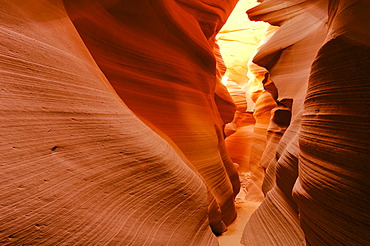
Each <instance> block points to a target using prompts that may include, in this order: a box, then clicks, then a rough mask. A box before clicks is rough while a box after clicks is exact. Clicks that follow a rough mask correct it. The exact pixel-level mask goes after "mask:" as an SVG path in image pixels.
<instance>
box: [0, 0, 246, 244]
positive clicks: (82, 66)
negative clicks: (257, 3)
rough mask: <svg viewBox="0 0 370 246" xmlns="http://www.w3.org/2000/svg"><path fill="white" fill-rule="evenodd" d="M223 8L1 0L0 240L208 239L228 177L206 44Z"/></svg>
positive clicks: (227, 210)
mask: <svg viewBox="0 0 370 246" xmlns="http://www.w3.org/2000/svg"><path fill="white" fill-rule="evenodd" d="M234 4H235V2H234V1H228V2H224V1H219V2H217V3H214V2H213V4H212V5H209V4H207V3H205V2H204V1H203V2H202V3H200V2H198V1H194V2H192V4H190V5H189V2H184V3H181V2H179V1H177V2H176V3H175V1H158V2H157V5H155V6H154V5H152V4H151V3H149V2H135V3H131V2H130V3H129V2H127V1H114V0H113V1H64V2H62V1H46V0H45V1H36V0H30V1H20V2H19V1H7V0H3V1H0V22H1V28H0V32H1V35H0V43H1V45H0V54H1V59H0V74H1V85H0V88H1V94H0V100H1V103H0V117H1V121H0V126H1V127H0V136H1V146H0V154H1V158H0V161H1V165H0V169H1V170H0V180H1V182H0V187H1V190H2V198H1V201H0V202H1V208H0V209H1V213H0V221H1V224H0V242H1V244H5V245H28V244H38V245H58V244H64V245H104V244H111V245H177V244H181V245H217V240H216V238H215V237H214V235H213V234H212V232H211V229H210V227H209V223H211V224H212V223H213V224H212V225H213V230H214V231H215V232H216V233H221V232H222V231H223V230H225V225H224V224H229V223H230V222H231V221H232V220H233V219H234V218H235V216H236V214H235V208H234V203H233V198H234V194H235V193H237V191H238V185H239V183H238V177H237V175H236V172H235V169H234V167H233V165H232V163H231V161H230V159H229V157H228V155H227V154H226V152H225V149H224V144H223V135H222V125H223V123H224V122H223V120H222V116H221V115H220V114H219V113H218V108H222V107H224V106H227V105H232V103H230V101H227V100H228V99H227V97H226V96H224V97H221V98H223V100H220V101H219V104H218V105H217V106H216V103H215V99H214V98H215V90H216V89H215V88H216V85H217V83H218V81H217V79H216V72H215V71H216V65H215V64H216V62H215V57H214V55H213V40H214V35H215V34H216V33H217V30H218V29H219V28H220V27H221V25H222V23H223V22H224V21H225V19H226V18H227V14H228V13H230V12H231V9H232V7H233V5H234ZM66 9H67V10H68V14H67V12H66ZM209 17H212V18H209ZM70 18H72V19H73V23H72V21H71V19H70ZM76 27H77V30H76ZM80 35H81V36H82V37H83V39H81V37H80ZM111 85H113V87H114V88H112V86H111ZM117 93H118V95H117ZM220 94H221V93H220ZM225 98H226V99H225ZM224 99H225V100H224ZM122 100H123V101H125V103H127V105H128V107H127V106H126V104H125V103H124V102H123V101H122ZM228 107H229V108H230V106H228ZM129 108H130V109H129ZM231 108H232V107H231ZM133 111H134V113H135V114H134V113H133ZM138 117H140V119H139V118H138ZM226 118H227V117H226ZM142 120H144V121H145V122H146V124H147V125H149V126H150V127H151V128H149V127H148V126H147V125H146V124H144V123H143V122H142ZM153 130H154V131H153ZM184 154H185V155H184ZM189 160H190V161H189ZM199 173H200V174H201V175H198V174H199ZM205 184H206V185H205ZM207 197H208V198H207ZM220 209H221V211H220Z"/></svg>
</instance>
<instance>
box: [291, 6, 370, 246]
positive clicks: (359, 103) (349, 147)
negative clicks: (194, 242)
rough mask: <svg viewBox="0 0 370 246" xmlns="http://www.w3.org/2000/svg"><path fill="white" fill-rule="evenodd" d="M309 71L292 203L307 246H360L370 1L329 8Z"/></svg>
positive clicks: (369, 118) (364, 226) (364, 231)
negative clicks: (323, 34) (326, 25)
mask: <svg viewBox="0 0 370 246" xmlns="http://www.w3.org/2000/svg"><path fill="white" fill-rule="evenodd" d="M329 3H330V5H329V30H330V31H329V35H328V38H327V40H326V42H325V44H324V45H323V46H322V47H321V49H320V51H319V53H318V55H317V57H316V59H315V62H314V63H313V65H312V69H311V76H310V80H309V86H308V92H307V96H306V100H305V110H304V113H303V118H302V127H301V132H300V138H299V145H300V153H299V154H300V158H299V178H298V181H297V183H296V185H295V188H294V192H295V198H296V199H297V201H298V206H299V211H300V224H301V227H302V229H303V230H304V232H305V235H306V239H307V242H308V244H310V245H368V244H369V240H370V216H369V174H370V173H369V166H368V164H369V159H370V148H369V145H370V135H369V133H370V132H369V122H370V113H369V108H370V99H369V98H370V86H369V85H370V75H369V71H370V33H369V30H370V2H369V1H362V0H354V1H347V0H340V1H329Z"/></svg>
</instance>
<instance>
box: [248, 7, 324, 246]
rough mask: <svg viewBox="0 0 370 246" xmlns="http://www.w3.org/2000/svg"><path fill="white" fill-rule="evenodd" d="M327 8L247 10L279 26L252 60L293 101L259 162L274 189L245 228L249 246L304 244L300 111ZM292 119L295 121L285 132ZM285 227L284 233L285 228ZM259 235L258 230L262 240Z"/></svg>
mask: <svg viewBox="0 0 370 246" xmlns="http://www.w3.org/2000/svg"><path fill="white" fill-rule="evenodd" d="M325 6H326V3H325V1H300V2H299V4H297V2H295V1H291V2H286V1H283V0H282V1H269V0H266V1H264V2H263V3H262V4H260V5H259V6H257V7H255V8H253V9H251V10H250V11H249V12H248V14H249V16H250V18H251V19H253V20H264V21H268V22H269V23H270V24H273V25H279V26H280V28H279V29H278V30H277V31H276V32H275V34H274V35H273V36H272V37H271V38H270V39H269V40H268V41H267V42H266V44H265V45H263V46H262V47H261V49H260V50H259V51H258V53H257V54H256V56H255V58H254V60H253V62H255V63H256V64H258V65H260V66H263V67H265V68H266V69H267V70H268V72H269V74H270V77H271V80H272V81H273V83H274V85H275V86H276V88H277V93H273V94H274V95H277V100H278V101H281V102H284V101H289V102H290V103H289V105H286V106H285V107H284V108H285V109H286V110H284V111H281V112H280V113H284V112H286V113H285V115H280V117H279V115H275V113H277V112H279V110H278V108H279V107H277V108H276V109H275V110H274V115H273V117H272V121H271V123H270V126H269V128H270V134H269V139H268V140H269V141H268V143H267V144H266V147H267V148H266V150H265V153H264V155H263V157H262V159H261V163H260V164H261V165H262V166H263V167H264V168H267V175H266V181H265V184H264V185H263V188H264V192H267V191H268V190H269V189H271V188H272V187H273V189H272V190H271V191H270V192H269V193H267V196H266V199H265V201H264V202H263V203H262V205H261V207H259V208H258V209H257V210H256V212H255V213H254V214H253V215H252V217H251V219H250V220H249V222H248V224H247V225H246V227H245V230H244V234H243V238H242V242H243V243H244V244H245V245H304V244H305V240H304V234H303V231H302V229H301V228H300V227H299V221H298V210H297V205H296V204H295V203H294V202H293V199H292V195H291V192H292V188H293V185H294V182H295V180H296V178H297V175H298V172H297V169H298V167H297V166H298V153H299V148H298V137H297V133H298V131H299V127H300V113H299V112H300V111H301V110H302V108H303V99H304V96H305V93H306V88H307V82H308V76H309V69H310V66H311V64H312V62H313V59H314V57H315V55H316V52H317V50H318V49H319V48H320V46H321V44H322V42H323V40H324V38H325V35H326V29H325V26H324V25H325V16H326V12H325ZM303 20H304V21H303ZM273 91H274V90H273ZM291 103H293V106H291ZM290 109H292V110H291V111H290ZM276 110H277V111H276ZM290 116H292V121H293V123H292V124H291V125H290V126H289V128H288V129H286V127H287V126H288V125H289V121H290ZM275 121H276V122H275ZM285 130H286V132H285ZM274 131H275V132H274ZM282 134H284V135H283V137H282ZM281 137H282V138H281ZM280 138H281V140H280ZM278 144H279V145H278ZM270 151H272V153H270ZM275 151H276V152H275ZM275 175H276V178H275ZM275 179H276V185H275ZM277 213H278V214H277ZM272 214H273V215H272ZM281 227H283V228H284V230H280V229H279V228H281ZM256 231H259V234H258V236H257V234H256V233H255V232H256Z"/></svg>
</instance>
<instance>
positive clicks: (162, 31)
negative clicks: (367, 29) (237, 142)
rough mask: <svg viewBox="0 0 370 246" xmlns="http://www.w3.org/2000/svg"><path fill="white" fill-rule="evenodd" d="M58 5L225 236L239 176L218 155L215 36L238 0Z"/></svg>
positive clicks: (233, 214)
mask: <svg viewBox="0 0 370 246" xmlns="http://www.w3.org/2000/svg"><path fill="white" fill-rule="evenodd" d="M64 2H65V3H66V6H67V10H68V13H69V15H70V16H71V18H72V20H73V23H74V25H75V26H76V28H77V30H78V32H79V33H80V35H81V37H82V39H83V40H84V42H85V44H86V46H87V47H88V49H89V51H90V52H91V54H92V56H93V57H94V59H95V61H96V62H97V64H98V66H99V67H100V68H101V70H102V71H103V73H104V74H105V76H107V78H108V80H109V82H110V83H111V84H112V86H113V87H114V88H115V90H116V91H117V93H118V95H119V96H120V97H121V98H122V99H123V101H124V102H125V103H126V104H127V106H128V107H129V108H130V109H131V110H133V112H135V114H136V115H138V116H139V117H140V118H141V119H143V120H145V121H146V122H148V124H150V125H152V126H154V128H156V129H158V130H159V131H161V132H163V133H164V134H165V135H167V136H168V137H169V138H170V139H171V140H172V141H173V142H174V143H175V144H176V145H177V146H178V147H179V148H180V150H181V151H182V152H183V153H184V154H185V156H186V157H187V158H188V159H189V160H190V162H191V163H192V165H193V166H194V167H195V168H196V170H197V171H198V172H199V173H200V175H201V176H202V178H203V179H204V181H205V183H206V184H207V186H208V188H209V189H210V194H211V195H212V196H213V197H214V198H215V199H216V201H217V203H216V204H217V207H219V209H220V211H221V218H222V220H221V221H218V222H216V221H214V223H212V224H213V229H214V231H215V232H216V233H221V232H222V231H224V230H225V228H224V226H223V224H226V225H228V224H230V223H231V222H232V221H233V220H234V219H235V217H236V212H235V207H234V196H235V195H236V193H237V192H238V190H239V179H238V175H237V172H236V170H235V168H234V166H233V164H232V162H231V160H230V158H228V156H227V154H226V152H225V151H224V150H223V149H224V147H223V145H224V140H223V134H222V132H223V129H222V125H223V124H224V122H223V120H222V116H220V114H219V113H218V108H217V105H216V103H215V99H214V97H215V90H216V83H217V76H216V59H215V55H214V39H215V35H216V33H217V32H218V30H219V29H220V28H221V26H222V25H223V23H224V22H225V21H226V18H227V16H228V14H229V13H230V12H231V10H232V8H233V6H234V5H235V3H236V1H235V0H229V1H226V2H225V1H217V2H214V1H202V2H199V1H195V0H193V1H174V0H165V1H155V4H154V3H152V2H150V1H140V2H137V1H135V2H128V1H99V3H94V4H92V3H91V1H85V0H81V1H69V0H66V1H64ZM211 2H212V4H211ZM128 37H129V38H128ZM221 94H222V93H219V94H218V96H220V95H221ZM221 98H222V96H221ZM220 148H221V150H220ZM210 199H211V198H210ZM212 209H216V210H215V211H213V212H212V213H217V211H218V210H219V209H218V208H212ZM211 219H212V218H211ZM216 224H217V225H216ZM216 227H217V228H216Z"/></svg>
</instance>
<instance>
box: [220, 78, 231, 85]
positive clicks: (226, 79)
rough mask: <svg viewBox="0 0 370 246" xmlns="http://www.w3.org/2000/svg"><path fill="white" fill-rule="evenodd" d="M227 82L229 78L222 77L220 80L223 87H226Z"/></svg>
mask: <svg viewBox="0 0 370 246" xmlns="http://www.w3.org/2000/svg"><path fill="white" fill-rule="evenodd" d="M228 80H229V77H227V76H223V77H222V79H221V82H222V84H223V85H226V84H227V81H228Z"/></svg>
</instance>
